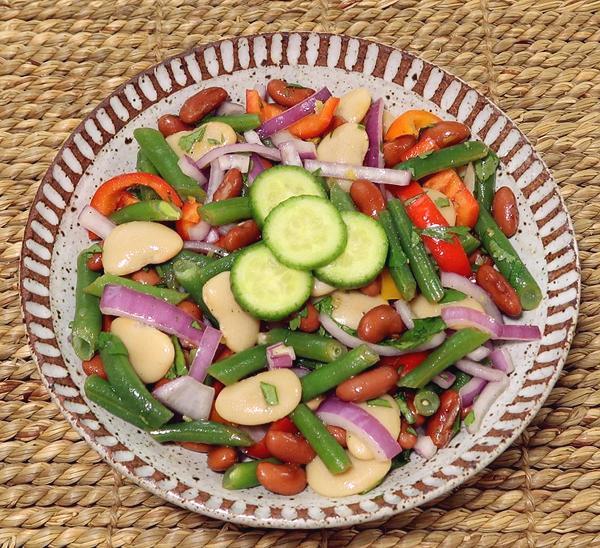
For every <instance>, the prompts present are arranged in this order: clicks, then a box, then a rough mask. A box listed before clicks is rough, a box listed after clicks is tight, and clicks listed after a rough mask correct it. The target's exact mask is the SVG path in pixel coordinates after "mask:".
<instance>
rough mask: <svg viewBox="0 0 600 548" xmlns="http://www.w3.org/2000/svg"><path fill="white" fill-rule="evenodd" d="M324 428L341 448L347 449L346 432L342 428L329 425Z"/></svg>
mask: <svg viewBox="0 0 600 548" xmlns="http://www.w3.org/2000/svg"><path fill="white" fill-rule="evenodd" d="M326 428H327V430H329V433H330V434H331V435H332V436H333V437H334V438H335V440H336V441H337V442H338V443H339V444H340V445H341V446H342V447H348V444H347V443H346V431H345V430H344V429H343V428H340V427H339V426H332V425H331V424H328V425H327V426H326Z"/></svg>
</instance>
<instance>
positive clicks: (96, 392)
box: [83, 375, 150, 430]
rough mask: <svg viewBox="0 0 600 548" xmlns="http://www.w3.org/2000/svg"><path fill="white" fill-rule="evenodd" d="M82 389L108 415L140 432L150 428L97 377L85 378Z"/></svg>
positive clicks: (134, 410) (137, 412)
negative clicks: (131, 425) (136, 428)
mask: <svg viewBox="0 0 600 548" xmlns="http://www.w3.org/2000/svg"><path fill="white" fill-rule="evenodd" d="M83 389H84V391H85V395H86V396H87V397H88V398H89V399H90V400H91V401H93V402H94V403H95V404H96V405H99V406H100V407H102V408H103V409H106V410H107V411H108V412H109V413H112V414H113V415H115V416H116V417H119V418H120V419H123V420H124V421H126V422H129V423H131V424H133V425H134V426H137V427H138V428H141V429H142V430H149V429H150V426H149V425H148V424H147V423H146V421H145V420H144V416H143V415H141V414H140V413H139V411H137V410H136V409H135V408H131V406H130V405H128V404H127V402H126V401H124V400H122V399H121V398H120V397H119V396H117V394H116V393H115V391H114V390H113V389H112V387H111V386H110V384H109V383H108V382H107V381H105V380H104V379H102V378H101V377H99V376H98V375H91V376H89V377H87V378H86V379H85V383H84V385H83Z"/></svg>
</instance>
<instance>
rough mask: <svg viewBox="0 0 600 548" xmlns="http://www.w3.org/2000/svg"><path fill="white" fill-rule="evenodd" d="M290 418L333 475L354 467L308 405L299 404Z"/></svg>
mask: <svg viewBox="0 0 600 548" xmlns="http://www.w3.org/2000/svg"><path fill="white" fill-rule="evenodd" d="M290 418H291V419H292V421H293V422H294V424H295V425H296V427H297V428H298V430H300V432H302V435H303V436H304V437H305V438H306V441H308V443H309V444H310V446H311V447H312V448H313V449H314V450H315V453H316V454H317V455H319V457H320V458H321V460H322V461H323V464H324V465H325V466H326V467H327V470H329V471H330V472H331V473H332V474H341V473H343V472H345V471H346V470H348V468H350V466H352V462H351V461H350V457H348V454H347V453H346V451H344V448H343V447H342V446H341V445H340V444H339V443H338V442H337V440H336V439H335V438H334V437H333V436H332V435H331V433H330V432H329V430H327V428H326V427H325V425H324V424H323V422H322V421H321V419H319V418H318V417H317V416H316V415H315V414H314V413H313V412H312V411H311V410H310V409H309V408H308V406H307V405H305V404H303V403H301V404H299V405H298V407H296V409H294V410H293V411H292V412H291V413H290Z"/></svg>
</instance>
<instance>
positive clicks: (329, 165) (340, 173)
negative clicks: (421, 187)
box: [304, 160, 411, 186]
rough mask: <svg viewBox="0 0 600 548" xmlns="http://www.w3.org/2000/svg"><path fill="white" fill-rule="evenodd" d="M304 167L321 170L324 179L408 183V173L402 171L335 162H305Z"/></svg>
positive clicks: (401, 184) (409, 175) (394, 183)
mask: <svg viewBox="0 0 600 548" xmlns="http://www.w3.org/2000/svg"><path fill="white" fill-rule="evenodd" d="M304 167H305V168H306V169H308V171H316V170H317V169H320V170H321V175H323V176H324V177H335V178H336V179H348V180H350V181H356V180H357V179H367V180H368V181H373V182H374V183H385V184H388V185H396V186H406V185H408V184H409V183H410V180H411V174H410V171H406V170H402V169H386V168H378V167H364V166H353V165H351V164H338V163H335V162H321V161H319V160H306V161H305V162H304Z"/></svg>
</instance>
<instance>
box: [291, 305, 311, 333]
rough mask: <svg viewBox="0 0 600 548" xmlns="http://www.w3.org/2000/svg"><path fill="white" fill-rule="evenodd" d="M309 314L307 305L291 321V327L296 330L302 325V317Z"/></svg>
mask: <svg viewBox="0 0 600 548" xmlns="http://www.w3.org/2000/svg"><path fill="white" fill-rule="evenodd" d="M306 316H308V308H307V307H306V306H305V307H304V308H303V309H302V310H300V312H298V314H296V315H295V316H294V317H293V318H292V319H291V320H290V323H289V327H290V329H291V330H292V331H296V330H297V329H298V328H299V327H300V323H301V322H302V318H306Z"/></svg>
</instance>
